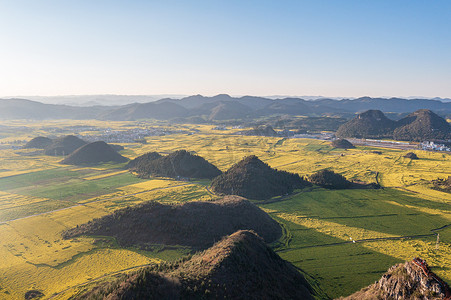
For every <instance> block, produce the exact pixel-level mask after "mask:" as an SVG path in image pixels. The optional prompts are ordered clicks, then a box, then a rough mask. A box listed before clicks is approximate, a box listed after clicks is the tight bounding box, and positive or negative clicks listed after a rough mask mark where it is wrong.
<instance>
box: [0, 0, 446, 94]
mask: <svg viewBox="0 0 451 300" xmlns="http://www.w3.org/2000/svg"><path fill="white" fill-rule="evenodd" d="M219 93H228V94H231V95H245V94H249V95H262V96H264V95H298V96H301V95H323V96H349V97H358V96H373V97H376V96H426V97H451V1H447V0H446V1H438V0H437V1H426V0H425V1H416V0H408V1H407V0H404V1H403V0H397V1H384V0H373V1H366V0H359V1H348V0H330V1H321V0H314V1H313V0H312V1H301V0H299V1H264V0H263V1H262V0H260V1H243V0H241V1H238V0H236V1H235V0H223V1H215V0H210V1H168V0H166V1H151V0H148V1H104V0H90V1H84V0H77V1H68V0H58V1H47V0H41V1H35V0H33V1H21V0H8V1H4V0H0V96H12V95H49V96H50V95H77V94H129V95H130V94H204V95H214V94H219Z"/></svg>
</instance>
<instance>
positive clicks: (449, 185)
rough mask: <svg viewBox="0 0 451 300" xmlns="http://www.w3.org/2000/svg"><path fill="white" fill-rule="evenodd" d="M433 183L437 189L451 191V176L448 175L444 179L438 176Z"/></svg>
mask: <svg viewBox="0 0 451 300" xmlns="http://www.w3.org/2000/svg"><path fill="white" fill-rule="evenodd" d="M432 184H433V186H434V188H435V189H437V190H440V191H443V192H447V193H451V176H448V179H442V178H438V179H435V180H432Z"/></svg>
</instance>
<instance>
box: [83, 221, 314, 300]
mask: <svg viewBox="0 0 451 300" xmlns="http://www.w3.org/2000/svg"><path fill="white" fill-rule="evenodd" d="M313 295H315V292H314V290H313V288H312V287H311V286H310V285H309V283H308V282H307V281H306V280H305V278H304V276H302V275H301V274H300V273H299V271H298V270H297V269H296V268H295V267H294V266H293V265H292V264H290V263H289V262H287V261H284V260H283V259H281V258H280V257H279V256H278V255H277V254H276V253H275V252H274V251H273V250H272V249H271V248H269V247H268V246H266V245H265V243H264V242H263V240H262V239H261V238H260V237H259V236H257V235H256V234H255V233H254V232H252V231H246V230H241V231H237V232H235V233H233V234H231V235H230V236H228V237H226V238H224V239H223V240H221V241H220V242H218V243H216V244H215V245H214V246H213V247H211V248H209V249H208V250H206V251H204V252H201V253H198V254H196V255H194V256H193V257H192V258H191V259H189V260H186V261H183V262H179V263H174V264H166V265H159V266H158V267H157V266H155V267H149V268H145V269H142V270H140V271H137V272H133V273H130V274H127V275H125V274H124V275H123V276H122V277H121V278H119V279H117V281H116V282H113V283H109V284H108V283H107V284H103V285H100V286H97V287H95V288H93V289H91V290H90V291H87V292H86V293H85V294H82V295H81V296H77V297H76V298H75V299H165V300H168V299H171V300H180V299H246V300H261V299H280V300H281V299H293V300H295V299H296V300H300V299H305V300H309V299H314V297H313Z"/></svg>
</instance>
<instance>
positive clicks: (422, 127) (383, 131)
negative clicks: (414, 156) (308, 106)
mask: <svg viewBox="0 0 451 300" xmlns="http://www.w3.org/2000/svg"><path fill="white" fill-rule="evenodd" d="M336 135H337V136H339V137H354V138H394V139H396V140H405V141H424V140H448V139H451V125H450V124H449V123H448V122H447V121H446V120H445V119H443V118H442V117H440V116H438V115H436V114H435V113H433V112H432V111H430V110H427V109H420V110H417V111H415V112H413V113H411V114H409V115H408V116H406V117H405V118H403V119H401V120H399V121H398V122H395V121H393V120H390V119H388V118H387V117H386V116H385V115H384V114H383V113H382V112H381V111H379V110H369V111H366V112H364V113H361V114H359V115H358V116H357V117H356V118H354V119H352V120H350V121H348V122H346V123H345V124H343V125H341V126H340V127H339V128H338V130H337V133H336Z"/></svg>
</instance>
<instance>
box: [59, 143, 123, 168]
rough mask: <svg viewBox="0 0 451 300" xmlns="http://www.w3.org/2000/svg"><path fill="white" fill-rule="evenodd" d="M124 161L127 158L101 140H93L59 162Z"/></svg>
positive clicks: (70, 163)
mask: <svg viewBox="0 0 451 300" xmlns="http://www.w3.org/2000/svg"><path fill="white" fill-rule="evenodd" d="M109 161H111V162H117V163H122V162H126V161H127V158H125V157H123V156H122V155H120V154H119V153H117V152H116V151H115V150H113V148H112V147H111V146H110V145H108V144H107V143H105V142H103V141H98V142H93V143H89V144H86V145H84V146H81V147H80V148H78V149H77V150H75V151H74V152H72V153H71V154H70V155H69V156H68V157H66V158H65V159H64V160H62V161H61V162H60V163H62V164H66V165H84V164H98V163H102V162H109Z"/></svg>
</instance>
